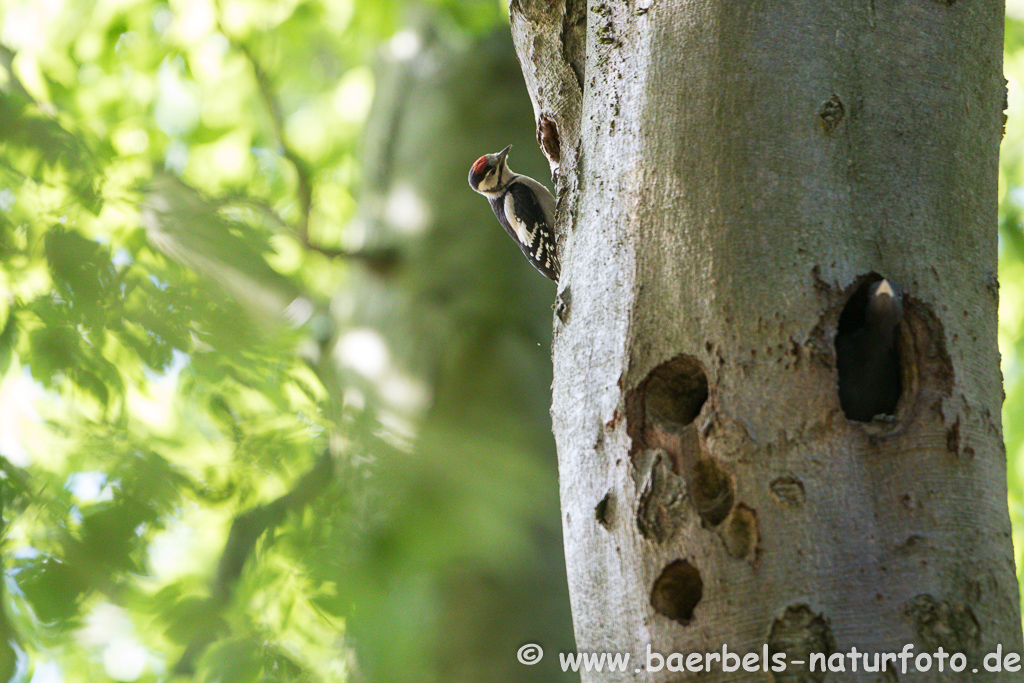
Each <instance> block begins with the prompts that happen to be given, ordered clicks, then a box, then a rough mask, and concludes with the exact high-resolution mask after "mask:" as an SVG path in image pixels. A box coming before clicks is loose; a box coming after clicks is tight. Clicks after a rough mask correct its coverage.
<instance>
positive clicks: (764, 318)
mask: <svg viewBox="0 0 1024 683" xmlns="http://www.w3.org/2000/svg"><path fill="white" fill-rule="evenodd" d="M587 10H588V8H587V6H586V5H585V4H584V3H583V2H581V1H580V0H569V2H567V3H565V4H564V5H562V4H560V3H555V4H551V3H540V2H530V1H529V0H517V1H513V2H512V4H511V13H512V31H513V38H514V40H515V42H516V46H517V50H518V53H519V57H520V61H521V62H522V64H523V67H524V72H525V76H526V81H527V84H528V86H529V88H530V94H531V97H532V99H533V102H534V110H535V114H536V115H537V119H538V121H540V122H543V123H544V126H543V128H544V132H545V137H546V138H547V139H549V140H556V141H557V142H556V143H555V144H550V145H548V146H547V147H546V150H547V153H548V156H549V159H550V160H551V161H552V163H553V164H558V165H560V169H559V175H560V177H559V182H558V186H559V193H560V195H561V214H560V221H559V227H560V230H561V233H562V263H563V271H562V272H563V275H562V281H561V282H560V283H559V303H558V304H557V305H556V311H557V312H558V313H559V315H557V316H556V322H555V337H554V345H553V355H554V368H555V374H554V398H553V409H552V414H553V420H554V431H555V436H556V441H557V443H558V454H559V470H560V483H561V502H562V513H563V514H562V520H563V533H564V535H565V539H566V557H567V567H568V574H569V590H570V596H571V600H572V605H573V618H574V624H575V631H576V641H577V645H578V648H579V650H580V651H588V652H590V651H625V652H630V653H632V654H633V655H634V656H642V655H643V653H644V652H645V648H646V647H648V646H650V647H651V648H652V649H653V651H655V652H660V653H665V654H667V653H671V652H683V653H690V652H705V651H715V650H717V651H719V652H720V651H721V648H722V646H723V644H726V645H728V647H729V649H730V650H731V651H732V652H739V653H741V654H742V653H746V652H758V653H760V652H761V648H762V646H763V645H764V644H765V643H767V644H768V647H769V650H770V651H771V652H773V653H776V652H777V653H784V654H785V655H786V656H787V658H788V659H789V660H797V659H802V660H805V661H806V660H807V657H806V655H807V654H808V653H809V652H825V653H832V652H848V651H849V650H850V648H851V647H856V648H857V649H858V650H860V651H862V652H865V651H866V652H869V653H876V652H878V653H884V652H898V651H900V650H901V649H902V648H903V646H904V644H906V643H913V644H914V645H915V647H916V652H917V653H920V652H934V651H936V650H937V648H938V647H939V646H941V647H943V648H944V649H945V651H946V652H962V653H964V654H965V655H966V656H967V658H968V661H969V666H968V671H967V674H964V675H967V676H968V677H969V676H970V673H971V672H970V668H971V667H979V668H980V666H981V659H982V657H983V656H984V655H985V654H986V653H988V652H992V651H994V650H995V649H996V647H997V645H1002V647H1003V649H1004V652H1005V651H1007V650H1015V651H1018V652H1019V651H1020V649H1021V625H1020V611H1019V601H1018V589H1017V584H1016V582H1015V580H1014V562H1013V548H1012V544H1011V541H1010V525H1009V519H1008V515H1007V506H1006V500H1005V498H1006V478H1005V454H1004V450H1003V444H1002V432H1001V426H1000V405H1001V401H1002V391H1001V385H1000V379H1001V378H1000V373H999V354H998V350H997V347H996V308H997V284H996V275H995V272H996V197H997V172H998V149H999V140H1000V128H1001V124H1002V116H1001V109H1002V108H1003V106H1005V105H1004V81H1003V78H1002V73H1001V64H1002V61H1001V56H1002V53H1001V49H1002V21H1003V16H1002V5H1001V4H1000V3H998V2H994V1H990V2H979V3H970V4H965V3H931V2H929V3H918V4H906V3H892V2H872V3H865V4H863V5H859V6H858V7H856V8H850V7H844V8H842V9H838V8H836V7H832V6H828V5H822V4H814V3H797V4H795V5H791V6H786V7H781V6H773V7H771V8H769V9H766V10H764V11H759V10H752V9H751V8H750V7H747V6H743V7H740V6H739V5H736V4H735V3H733V4H730V3H724V2H716V1H710V2H698V3H692V2H691V3H680V2H662V3H651V2H648V1H647V0H637V1H636V2H629V3H625V4H623V3H618V4H615V3H607V4H605V3H596V4H591V6H590V7H589V11H587ZM879 275H882V276H885V277H887V278H890V279H892V280H893V281H895V282H897V283H900V284H901V285H902V286H903V288H904V289H905V291H906V298H905V301H904V304H905V307H906V314H905V316H904V321H903V323H902V324H901V326H900V328H899V332H898V336H899V349H900V361H901V368H902V369H901V378H902V383H903V391H902V395H901V397H900V400H899V404H898V406H897V408H896V410H895V415H894V416H892V417H890V418H889V419H885V420H876V421H873V422H858V421H855V420H851V419H848V418H847V417H846V416H845V415H844V412H843V410H842V408H841V406H840V403H839V398H838V394H837V388H836V385H837V373H836V368H835V365H836V361H835V337H836V333H837V328H838V325H839V319H840V315H841V314H842V312H843V311H844V308H845V307H846V305H847V303H848V302H852V303H850V305H851V306H853V307H857V306H860V307H861V309H862V308H863V305H864V303H863V302H864V299H863V298H858V296H856V295H857V294H858V292H861V293H862V292H864V288H866V287H867V286H868V285H870V284H871V282H873V281H876V280H877V278H878V277H879ZM857 301H860V303H859V304H858V303H857ZM638 666H639V664H638ZM847 670H848V671H849V669H847ZM858 671H859V673H856V674H854V673H846V674H844V675H843V680H851V681H853V680H856V681H874V680H889V679H886V678H884V677H883V679H876V678H875V676H876V675H877V674H867V673H864V672H863V668H860V669H859V670H858ZM945 675H947V676H949V680H960V679H958V678H957V677H956V676H955V675H952V674H949V673H948V671H947V674H945ZM1018 675H1019V674H1010V673H1004V674H1002V676H1003V678H998V680H1011V679H1016V677H1017V676H1018ZM678 677H679V674H678V673H670V672H668V671H666V670H664V669H663V670H662V671H661V672H660V673H648V674H635V673H634V671H633V667H630V670H629V671H628V673H626V674H622V675H620V676H609V675H607V674H602V675H597V674H591V675H589V676H588V675H586V674H585V675H584V676H583V678H584V680H658V681H661V680H679V678H678ZM900 678H901V679H902V676H901V677H900ZM701 680H708V681H727V680H736V674H732V673H723V672H722V670H721V666H718V667H715V668H714V669H713V672H712V673H710V674H705V675H704V676H703V677H701ZM775 680H779V681H798V680H799V681H820V680H823V676H822V675H821V674H812V675H808V674H806V672H804V673H801V668H800V667H797V666H790V667H789V668H788V670H787V672H786V673H783V674H777V675H776V676H775Z"/></svg>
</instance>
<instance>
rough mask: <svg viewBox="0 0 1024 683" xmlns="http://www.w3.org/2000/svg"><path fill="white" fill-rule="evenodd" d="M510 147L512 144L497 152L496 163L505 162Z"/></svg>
mask: <svg viewBox="0 0 1024 683" xmlns="http://www.w3.org/2000/svg"><path fill="white" fill-rule="evenodd" d="M510 149H512V145H509V146H508V147H506V148H505V149H503V150H501V151H500V152H498V164H499V165H500V164H503V163H505V157H507V156H508V151H509V150H510Z"/></svg>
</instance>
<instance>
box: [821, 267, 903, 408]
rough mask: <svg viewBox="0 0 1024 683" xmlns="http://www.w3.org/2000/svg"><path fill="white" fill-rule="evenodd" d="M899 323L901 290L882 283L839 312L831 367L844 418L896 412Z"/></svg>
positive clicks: (861, 292)
mask: <svg viewBox="0 0 1024 683" xmlns="http://www.w3.org/2000/svg"><path fill="white" fill-rule="evenodd" d="M901 320H903V291H902V290H901V289H900V287H899V285H897V284H896V283H894V282H892V281H890V280H885V279H882V280H878V281H877V282H874V283H872V284H871V286H869V287H867V288H866V289H862V290H861V291H860V292H858V293H857V294H854V295H853V297H851V299H850V302H849V303H848V304H847V305H846V308H845V309H843V314H842V315H841V316H840V317H839V330H838V332H837V334H836V365H837V369H838V371H839V403H840V405H841V406H842V408H843V412H844V413H846V417H847V418H849V419H851V420H856V421H858V422H871V420H872V419H873V418H874V417H875V416H877V415H883V416H884V415H892V414H893V413H895V412H896V404H897V402H898V401H899V399H900V393H901V392H902V378H901V377H900V374H901V373H900V357H899V348H898V346H897V344H896V341H897V340H896V328H897V326H898V325H899V324H900V321H901ZM890 419H891V418H890Z"/></svg>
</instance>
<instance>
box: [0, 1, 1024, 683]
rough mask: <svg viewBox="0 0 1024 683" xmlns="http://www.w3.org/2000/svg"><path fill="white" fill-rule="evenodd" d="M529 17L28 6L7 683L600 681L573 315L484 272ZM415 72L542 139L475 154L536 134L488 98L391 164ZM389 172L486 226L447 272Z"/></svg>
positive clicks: (1014, 497)
mask: <svg viewBox="0 0 1024 683" xmlns="http://www.w3.org/2000/svg"><path fill="white" fill-rule="evenodd" d="M504 11H505V10H504V7H503V3H502V2H500V1H498V0H436V1H435V2H434V3H432V5H431V11H430V12H429V13H428V14H427V15H426V16H428V17H429V19H426V20H424V19H422V18H421V19H419V20H416V21H419V22H420V25H421V28H422V24H423V23H424V22H425V23H427V24H429V25H430V28H429V29H428V30H420V31H419V33H417V34H410V33H408V32H407V31H403V30H402V29H403V27H405V26H407V22H408V21H409V20H410V17H411V16H412V17H415V16H421V17H422V16H423V15H422V14H421V15H417V14H416V12H413V13H412V14H409V6H408V3H407V2H406V0H377V1H374V2H370V1H368V0H367V1H366V2H355V1H354V0H340V1H335V0H332V1H330V2H328V1H326V0H324V1H318V0H310V1H299V0H292V1H283V2H275V1H270V0H265V1H261V0H248V1H245V2H243V1H241V0H220V2H213V0H174V1H173V2H170V3H165V2H158V1H155V0H101V1H100V2H98V3H93V2H86V1H85V0H63V1H61V0H53V1H46V2H40V1H39V0H16V1H15V0H0V293H2V294H3V296H2V297H0V373H2V374H3V383H2V384H0V506H2V526H3V528H2V532H3V533H2V537H3V546H2V559H3V568H4V582H3V584H0V606H2V609H0V680H18V681H27V680H33V681H36V682H37V683H42V682H44V681H60V680H63V681H69V682H70V681H85V680H107V679H114V680H124V681H136V680H137V681H156V680H168V679H169V678H171V677H172V676H173V675H181V676H184V677H189V678H195V679H196V680H211V681H213V680H220V681H232V682H237V683H245V682H246V681H258V680H259V681H262V680H268V681H269V680H274V681H290V680H301V681H344V680H351V679H354V678H356V679H358V678H360V677H362V678H366V679H370V680H383V681H398V680H413V681H431V680H445V681H461V680H465V681H475V680H488V681H502V680H516V679H520V680H543V679H545V678H547V679H555V678H557V675H556V673H555V672H554V671H553V669H551V668H549V669H545V668H544V666H543V665H539V666H537V667H534V668H532V669H526V668H524V667H520V666H518V665H517V664H516V663H515V661H514V656H515V645H516V644H522V643H525V642H541V643H542V644H543V645H544V647H545V648H546V649H547V650H548V652H549V653H554V652H557V651H559V650H569V649H571V648H572V641H571V634H570V633H569V625H568V605H567V598H566V595H565V586H564V567H563V565H562V564H561V562H562V561H561V558H560V526H559V518H558V512H557V501H556V495H557V490H556V485H555V471H554V460H553V452H552V444H551V439H550V435H549V434H548V427H549V425H548V423H547V417H546V411H547V403H546V402H547V400H548V399H547V383H548V382H549V381H550V375H549V374H548V373H549V367H548V365H547V364H548V360H547V358H548V354H547V343H548V341H549V337H548V336H547V335H549V334H550V330H549V321H550V311H549V310H548V305H549V303H550V299H551V290H550V287H549V284H548V283H546V282H544V281H543V280H542V279H541V278H539V277H537V276H536V274H535V273H533V272H532V271H531V270H529V268H528V266H525V265H524V264H523V263H522V262H521V259H520V257H519V256H518V254H517V253H515V250H514V248H511V247H510V245H508V244H507V243H506V242H505V241H504V237H503V236H502V235H500V231H499V230H497V229H496V228H495V229H494V230H492V231H491V232H490V233H488V235H489V236H490V237H489V238H488V239H490V238H493V241H492V242H490V243H487V244H485V245H483V246H481V247H479V248H481V249H484V250H486V251H485V252H484V254H483V256H482V255H481V254H480V253H477V252H473V251H470V250H469V249H468V248H466V247H465V246H463V245H458V243H457V240H458V239H459V237H458V235H459V234H460V233H461V234H465V230H463V227H464V225H465V224H467V222H469V221H474V220H476V219H477V218H483V219H485V220H491V219H490V218H489V217H488V215H487V214H488V210H487V207H486V204H485V203H484V202H482V201H481V200H480V199H479V198H477V197H469V192H468V190H467V189H466V188H465V186H464V182H465V180H464V178H465V168H467V167H468V164H469V162H471V161H472V159H473V158H474V157H475V155H476V154H479V153H483V152H493V151H496V150H497V149H499V148H500V147H503V146H504V145H505V144H507V142H508V141H515V142H516V143H517V147H516V149H517V150H519V149H521V150H523V151H524V152H525V150H526V149H528V148H529V139H530V135H531V130H530V129H531V128H532V120H531V117H530V111H529V104H528V102H526V101H525V93H524V92H523V91H522V85H521V77H520V75H519V74H518V71H517V69H516V66H515V64H514V59H513V58H511V57H510V56H509V46H508V43H507V39H506V40H505V42H501V41H495V40H493V39H487V38H485V35H486V34H487V33H488V32H489V31H491V30H493V29H494V28H495V27H496V26H497V27H498V31H499V33H500V32H501V31H506V32H507V28H503V26H502V23H503V21H504V20H503V14H504ZM414 23H415V22H414ZM431 35H432V36H433V38H430V37H429V36H431ZM416 36H418V38H417V37H416ZM410 40H414V41H415V40H419V41H421V42H425V43H429V42H430V41H434V42H435V43H437V44H438V45H441V46H442V47H443V46H444V45H448V46H452V45H454V46H460V45H461V46H462V48H461V49H462V54H464V55H468V57H467V58H466V59H465V63H467V64H470V65H471V66H467V67H465V68H460V69H458V70H454V71H453V74H452V75H451V76H450V77H449V78H448V79H447V81H445V79H444V78H443V74H442V76H434V77H433V78H435V80H434V81H431V80H429V79H430V78H431V76H429V75H427V76H423V75H422V74H421V75H420V76H417V77H418V78H423V79H426V80H425V82H426V83H427V85H424V86H421V87H420V90H421V91H423V92H427V93H428V95H429V91H430V88H434V87H436V88H438V89H439V91H441V90H443V89H444V88H447V87H448V86H450V85H452V83H453V82H457V81H460V80H464V81H466V82H467V83H469V84H470V85H469V87H470V88H472V87H474V86H473V83H474V79H476V80H481V79H483V80H486V81H487V82H490V83H493V84H494V85H495V87H497V88H500V89H508V90H509V91H510V92H514V93H517V94H516V95H515V96H516V97H518V98H519V100H520V101H519V102H518V106H519V107H521V109H518V110H515V116H516V117H517V118H518V119H519V120H520V122H521V126H522V129H521V130H520V132H519V133H517V134H516V135H518V136H519V137H515V138H514V140H512V139H510V140H505V139H502V140H494V141H493V142H494V144H493V145H492V146H491V147H487V148H483V149H479V150H478V151H477V152H473V153H470V152H463V151H461V148H458V149H459V150H460V151H459V152H458V153H457V154H453V153H452V151H451V150H452V149H453V148H456V146H457V144H458V143H459V141H462V142H465V141H466V140H468V139H469V137H468V136H467V134H465V133H464V132H460V131H464V129H466V127H467V126H468V125H469V123H468V122H469V121H472V120H476V119H483V120H485V121H488V122H494V121H499V122H500V123H501V126H502V127H503V130H504V129H505V128H506V127H508V128H509V129H511V127H512V126H513V123H512V122H511V121H504V120H502V119H501V117H502V116H509V115H510V114H509V111H510V109H509V108H508V107H505V106H500V107H495V108H494V109H493V110H491V109H486V107H488V106H491V105H490V103H491V99H489V98H478V97H477V96H476V93H475V92H474V91H472V90H471V91H470V92H469V93H468V94H466V95H465V96H466V97H468V98H469V99H468V101H463V102H459V103H457V104H451V103H450V104H448V105H447V107H448V108H447V109H446V105H445V104H444V103H436V104H434V105H433V107H434V109H433V110H428V109H427V108H424V110H423V111H417V112H416V113H417V115H418V116H419V119H417V121H419V123H417V122H416V121H411V120H407V121H404V122H403V126H405V127H407V128H410V129H416V130H422V131H425V132H424V133H423V134H424V135H426V136H428V137H429V136H431V135H432V136H433V140H435V141H436V140H438V139H439V136H438V133H437V129H438V128H441V129H444V128H446V127H447V128H450V129H451V132H450V134H449V135H447V136H445V137H446V138H447V139H446V140H444V142H445V144H436V142H434V143H433V144H430V145H428V147H422V146H419V147H418V146H417V144H416V143H415V142H413V143H410V144H409V145H407V148H408V149H407V150H406V152H405V153H404V154H405V156H402V153H400V152H396V155H395V157H394V159H392V158H390V157H389V159H388V160H387V161H388V163H383V162H380V163H375V162H368V161H367V159H372V158H373V154H368V153H367V151H366V150H365V149H364V150H362V151H361V150H360V144H361V141H362V140H365V139H367V138H370V139H375V140H378V141H380V140H384V141H385V142H387V141H389V140H391V139H392V138H393V137H394V135H393V132H394V131H391V130H390V129H386V130H384V131H383V132H381V131H377V132H376V133H374V132H373V131H370V133H369V134H367V133H366V132H365V130H364V126H365V125H366V123H367V121H368V116H369V112H370V111H371V109H370V108H371V102H373V101H374V93H375V90H376V91H377V98H376V99H377V102H378V104H377V105H374V106H375V107H382V106H387V103H388V102H390V101H391V99H389V98H397V97H398V96H397V95H395V93H399V94H401V93H408V92H410V91H412V90H415V87H414V86H412V85H410V81H409V79H410V78H412V77H411V76H409V75H408V74H409V73H412V72H411V71H410V72H402V74H398V72H397V70H391V71H388V70H381V69H380V68H378V67H377V64H378V61H379V55H380V54H381V51H382V50H384V51H388V50H390V51H391V52H393V53H401V52H406V51H408V50H410V49H412V50H415V49H416V46H415V45H413V46H412V47H410ZM467 45H472V46H473V47H472V49H469V48H467V47H466V46H467ZM382 46H384V47H383V48H382ZM1022 46H1024V22H1022V21H1021V20H1018V19H1015V18H1010V19H1008V21H1007V62H1006V73H1007V76H1008V77H1009V78H1010V99H1009V101H1010V111H1009V116H1010V118H1009V124H1008V126H1007V135H1006V138H1005V140H1004V143H1003V161H1002V187H1001V195H1002V196H1001V200H1002V201H1001V206H1002V212H1001V223H1000V236H1001V249H1000V279H1001V285H1002V297H1001V308H1000V319H1001V322H1000V345H1001V349H1002V352H1003V358H1004V367H1003V371H1004V376H1005V381H1006V393H1007V402H1006V410H1005V411H1004V424H1005V432H1006V444H1007V453H1008V465H1009V475H1010V476H1009V482H1010V505H1011V514H1012V517H1013V521H1014V529H1015V535H1014V539H1015V545H1016V547H1017V548H1018V566H1022V563H1021V559H1022V558H1021V557H1020V554H1019V553H1020V552H1022V551H1024V531H1022V530H1024V489H1022V482H1024V479H1022V477H1024V411H1021V410H1019V406H1021V405H1024V403H1022V401H1024V395H1022V392H1024V381H1022V377H1024V375H1022V366H1024V360H1022V359H1024V355H1022V354H1024V225H1022V222H1021V221H1022V218H1024V189H1022V186H1024V165H1022V163H1021V159H1024V155H1022V154H1021V152H1022V151H1024V150H1022V148H1021V146H1022V145H1024V124H1021V122H1020V120H1018V119H1019V118H1020V119H1022V120H1024V116H1019V115H1018V114H1017V112H1024V93H1022V91H1021V88H1020V82H1021V81H1020V79H1021V77H1022V76H1024V61H1022V60H1024V50H1022V49H1021V47H1022ZM419 49H421V50H423V49H424V48H423V47H422V46H420V48H419ZM450 52H451V53H457V52H458V48H452V50H451V51H450ZM444 54H446V53H444V51H443V50H442V49H441V48H440V47H439V48H438V51H437V52H432V53H430V55H429V58H424V59H420V58H417V59H416V60H413V62H414V66H415V67H416V68H419V69H420V71H424V70H427V69H428V67H429V63H430V61H431V60H432V59H434V60H436V59H441V58H443V55H444ZM439 55H440V56H439ZM492 55H499V56H497V57H494V58H493V60H492ZM500 55H504V57H501V56H500ZM502 59H504V60H506V61H501V60H502ZM488 60H491V61H488ZM473 64H481V65H486V64H491V65H492V66H489V67H488V66H484V67H482V68H483V69H484V70H483V71H481V70H480V69H477V70H473V68H472V65H473ZM488 68H489V69H491V70H490V71H488V70H487V69H488ZM442 71H443V70H442ZM515 88H518V90H515ZM382 101H383V102H384V104H383V105H382V104H381V102H382ZM474 107H476V108H474ZM375 111H376V110H375ZM378 113H380V112H378ZM371 118H372V117H371ZM378 118H382V117H378ZM432 120H433V123H430V121H432ZM423 121H427V123H423ZM431 126H433V127H431ZM510 135H511V134H510ZM488 142H489V141H488ZM363 144H365V143H363ZM381 144H384V143H381ZM389 144H390V143H389ZM473 144H477V143H475V142H474V143H473ZM482 144H488V143H482ZM463 153H465V154H469V156H468V158H466V159H463V158H462V157H461V156H460V154H463ZM378 162H379V160H378ZM392 162H393V163H392ZM419 162H422V163H419ZM427 162H429V163H427ZM389 163H390V166H397V167H399V170H401V169H402V168H407V167H409V166H410V165H412V164H414V163H418V165H424V166H427V167H429V168H430V169H432V171H433V173H434V175H435V176H442V177H449V176H451V177H452V178H453V180H452V183H451V185H450V186H449V185H436V186H430V187H428V186H426V185H425V184H424V183H423V182H422V179H420V180H421V184H420V185H419V186H418V189H419V190H420V191H421V194H423V196H425V197H427V198H428V199H429V200H430V206H431V207H434V210H435V212H444V210H443V209H438V208H437V207H438V206H441V205H442V203H446V206H447V209H448V210H447V213H449V214H451V215H452V218H451V220H450V221H449V223H448V224H442V225H440V226H439V227H438V228H437V229H436V230H435V233H434V235H433V237H432V238H431V239H430V240H419V241H415V240H406V242H405V243H404V247H403V246H402V243H400V241H399V240H398V238H397V237H396V232H398V233H400V232H401V231H400V230H398V231H396V230H394V229H392V230H391V232H390V233H387V231H386V230H384V229H383V228H382V227H381V226H380V225H377V224H375V223H374V219H373V217H372V216H370V217H369V218H367V216H366V215H364V214H365V213H366V206H368V205H373V204H374V202H375V201H377V199H379V198H378V197H375V196H374V195H373V193H372V192H368V191H367V190H366V188H370V189H371V190H373V189H374V188H377V189H381V191H382V192H383V191H384V189H386V188H383V185H382V183H384V182H385V181H388V176H389V173H390V172H393V171H394V169H393V168H392V169H391V171H389V170H388V168H390V166H389ZM446 163H450V164H451V165H452V168H448V167H446V166H445V164H446ZM386 167H388V168H386ZM519 167H520V166H519V165H518V164H517V168H519ZM528 170H529V171H530V172H531V173H532V174H534V175H542V174H543V171H542V170H541V169H528ZM399 175H400V174H399ZM382 179H383V180H382ZM400 179H401V178H400ZM378 186H380V187H378ZM360 188H362V189H360ZM456 189H457V191H458V192H462V193H465V194H466V195H467V199H466V201H467V204H466V206H469V204H468V202H474V204H472V207H473V208H472V209H463V208H462V205H461V204H460V205H459V206H458V207H456V206H455V205H454V203H453V200H451V199H450V195H451V193H452V192H454V191H456ZM386 210H387V209H386V207H385V209H384V211H385V212H386ZM466 211H477V213H476V214H472V215H470V214H466V213H465V212H466ZM371 213H372V212H371ZM360 224H362V225H363V226H364V228H365V227H366V226H367V225H369V226H370V227H371V228H372V229H371V230H368V232H369V233H370V234H369V235H361V234H359V230H358V229H356V228H354V227H353V226H357V225H360ZM487 227H493V226H491V225H490V224H489V223H488V226H487ZM473 239H474V240H477V241H478V242H479V241H480V240H481V239H482V238H473ZM396 244H398V245H399V247H400V248H405V249H406V254H405V257H404V258H405V262H404V263H405V265H404V266H403V267H402V268H401V269H398V270H397V271H396V269H395V266H394V263H393V261H394V259H395V256H394V253H393V251H394V249H395V248H396V247H395V245H396ZM453 245H457V246H453ZM480 263H483V264H484V270H482V271H480V272H478V273H476V275H475V276H474V277H475V279H471V280H470V282H469V283H467V273H468V272H471V271H470V270H469V269H470V268H472V264H480ZM417 264H418V265H417ZM517 268H518V270H516V269H517ZM520 276H521V278H522V279H520ZM382 282H383V284H381V283H382ZM467 290H468V291H470V292H475V294H473V295H472V296H470V295H467ZM360 320H361V321H362V323H359V321H360ZM403 339H404V340H405V345H404V346H403V344H402V340H403ZM385 366H388V367H390V366H394V367H399V368H403V370H402V371H401V372H399V371H391V370H384V369H382V368H384V367H385ZM389 396H390V397H391V398H390V399H389V398H388V397H389ZM395 396H397V398H395ZM1015 407H1016V409H1015ZM554 659H555V658H554V657H553V656H552V657H549V658H548V662H547V664H548V665H550V664H551V661H553V660H554Z"/></svg>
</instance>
